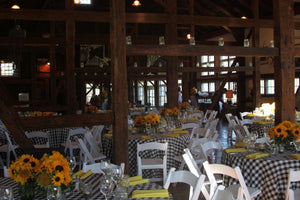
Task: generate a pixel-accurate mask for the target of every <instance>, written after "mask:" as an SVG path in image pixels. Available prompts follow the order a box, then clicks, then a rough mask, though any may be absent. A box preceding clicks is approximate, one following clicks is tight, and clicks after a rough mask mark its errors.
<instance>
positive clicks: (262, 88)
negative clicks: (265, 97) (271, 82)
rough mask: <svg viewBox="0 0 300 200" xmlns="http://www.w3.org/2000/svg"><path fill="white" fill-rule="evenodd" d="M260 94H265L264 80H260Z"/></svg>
mask: <svg viewBox="0 0 300 200" xmlns="http://www.w3.org/2000/svg"><path fill="white" fill-rule="evenodd" d="M260 94H265V81H264V80H260Z"/></svg>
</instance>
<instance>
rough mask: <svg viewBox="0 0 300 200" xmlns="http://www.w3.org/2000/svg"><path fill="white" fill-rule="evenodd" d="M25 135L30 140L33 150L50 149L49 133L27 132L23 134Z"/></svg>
mask: <svg viewBox="0 0 300 200" xmlns="http://www.w3.org/2000/svg"><path fill="white" fill-rule="evenodd" d="M25 135H26V137H27V138H28V139H30V141H31V143H32V144H33V146H34V148H36V149H41V148H50V145H49V132H47V131H29V132H25Z"/></svg>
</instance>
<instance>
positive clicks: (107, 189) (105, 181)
mask: <svg viewBox="0 0 300 200" xmlns="http://www.w3.org/2000/svg"><path fill="white" fill-rule="evenodd" d="M112 191H113V182H112V180H111V177H110V176H105V175H104V176H102V177H101V178H100V192H101V193H102V194H103V195H104V197H105V199H106V200H107V199H108V197H110V195H111V193H112Z"/></svg>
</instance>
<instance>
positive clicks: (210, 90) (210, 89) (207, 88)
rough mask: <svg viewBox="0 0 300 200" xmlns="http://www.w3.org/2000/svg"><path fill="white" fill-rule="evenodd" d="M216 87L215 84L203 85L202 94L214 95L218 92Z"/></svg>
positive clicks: (207, 83)
mask: <svg viewBox="0 0 300 200" xmlns="http://www.w3.org/2000/svg"><path fill="white" fill-rule="evenodd" d="M215 86H216V83H215V82H205V83H201V92H207V93H213V92H215V90H216V88H215Z"/></svg>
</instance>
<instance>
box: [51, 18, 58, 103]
mask: <svg viewBox="0 0 300 200" xmlns="http://www.w3.org/2000/svg"><path fill="white" fill-rule="evenodd" d="M50 36H51V38H55V22H53V21H52V22H51V23H50ZM55 49H56V44H55V43H54V42H53V43H51V45H50V90H51V91H50V96H51V104H52V106H55V105H56V103H57V99H56V90H57V88H56V78H55V72H56V55H55V54H56V51H55Z"/></svg>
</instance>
